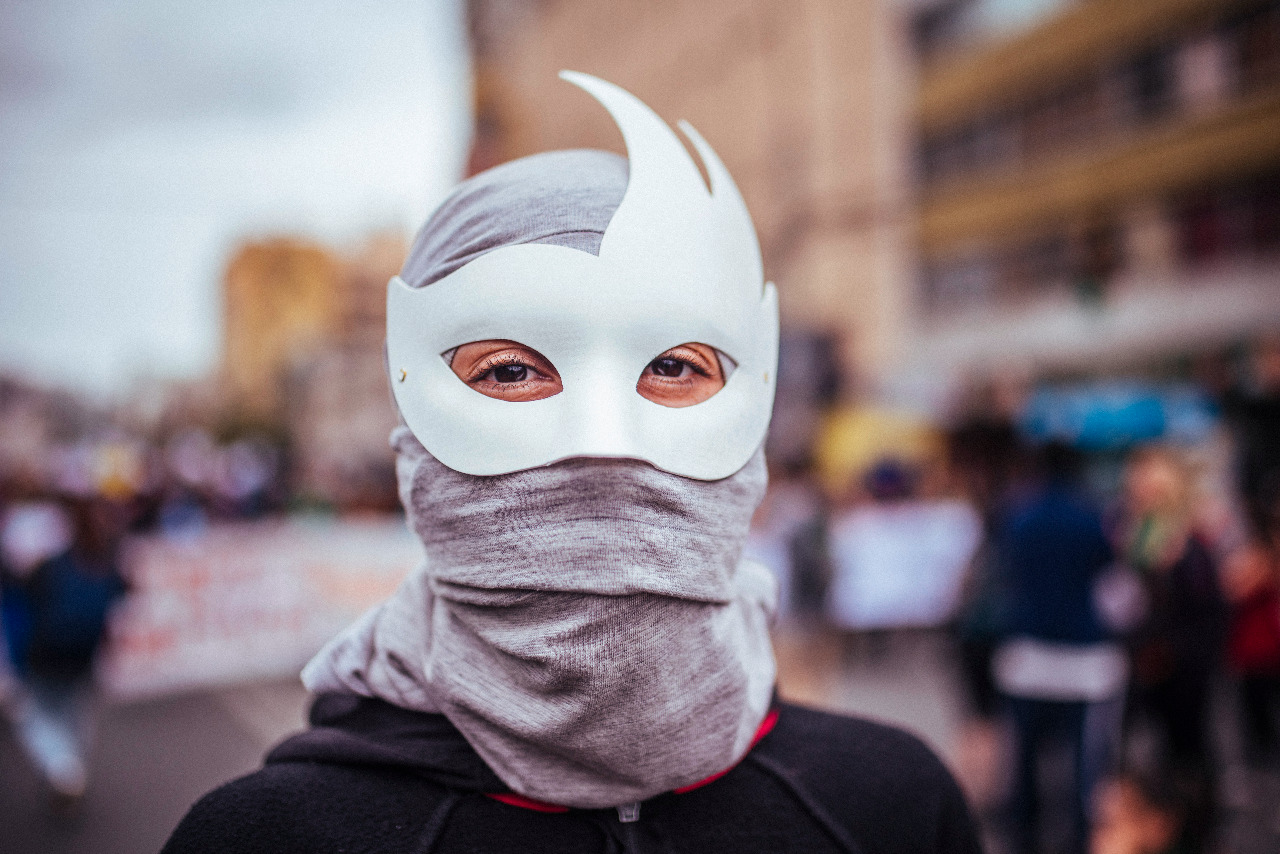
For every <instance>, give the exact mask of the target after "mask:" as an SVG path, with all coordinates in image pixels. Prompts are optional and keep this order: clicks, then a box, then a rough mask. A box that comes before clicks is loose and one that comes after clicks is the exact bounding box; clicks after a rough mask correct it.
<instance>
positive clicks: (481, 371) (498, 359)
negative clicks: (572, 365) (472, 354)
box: [467, 353, 542, 385]
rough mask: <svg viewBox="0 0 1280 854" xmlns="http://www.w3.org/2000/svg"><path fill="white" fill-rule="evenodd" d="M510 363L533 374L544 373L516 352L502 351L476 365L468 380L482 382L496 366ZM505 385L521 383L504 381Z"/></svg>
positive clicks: (504, 365) (500, 366) (501, 366)
mask: <svg viewBox="0 0 1280 854" xmlns="http://www.w3.org/2000/svg"><path fill="white" fill-rule="evenodd" d="M509 365H514V366H519V367H522V368H525V369H527V370H528V371H529V372H530V373H532V374H538V375H541V373H542V372H541V371H539V370H538V369H537V368H535V367H534V366H533V365H530V364H529V363H528V362H526V361H525V360H524V359H521V358H520V357H519V356H517V355H516V354H514V353H501V354H499V355H497V356H491V357H489V358H488V359H485V360H484V361H482V362H481V363H480V364H478V365H476V367H475V368H474V369H473V370H472V371H471V376H470V377H468V378H467V382H469V383H475V382H480V381H481V380H483V379H484V378H485V376H486V375H487V374H488V373H489V372H490V371H492V370H493V369H494V368H503V367H507V366H509ZM525 382H528V380H525ZM504 385H519V383H504Z"/></svg>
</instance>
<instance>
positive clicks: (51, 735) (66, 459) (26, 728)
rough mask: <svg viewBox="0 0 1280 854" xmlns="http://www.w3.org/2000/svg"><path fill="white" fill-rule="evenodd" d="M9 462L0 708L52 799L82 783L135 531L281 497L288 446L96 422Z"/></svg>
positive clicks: (1, 506) (227, 515)
mask: <svg viewBox="0 0 1280 854" xmlns="http://www.w3.org/2000/svg"><path fill="white" fill-rule="evenodd" d="M6 462H7V463H8V465H6V466H5V467H3V469H0V711H3V712H5V713H6V714H7V717H8V718H9V719H10V721H11V723H12V726H13V730H14V734H15V735H16V737H17V740H18V742H19V744H20V745H21V747H22V748H23V750H24V751H25V753H26V754H27V755H28V758H29V759H30V761H31V763H32V765H33V766H34V767H35V768H36V769H37V770H38V771H39V772H40V774H41V776H42V778H43V780H44V781H45V782H46V783H47V784H48V789H49V791H50V794H51V795H52V796H53V798H54V800H55V802H56V803H61V804H71V803H74V802H75V801H76V800H77V799H78V798H79V797H80V796H82V795H83V793H84V791H85V786H86V783H87V773H88V771H87V767H86V765H87V756H88V755H89V751H90V748H91V743H92V737H93V730H94V726H93V720H94V706H95V683H94V665H95V662H96V660H97V656H98V652H99V649H100V647H101V646H102V645H103V643H104V640H105V639H106V638H107V636H108V624H109V620H110V617H111V613H112V608H113V606H114V605H115V604H116V602H117V601H118V600H119V599H121V597H123V596H124V595H125V593H126V588H127V581H128V572H127V566H125V565H124V560H123V557H122V554H123V547H124V543H125V541H126V538H127V537H129V536H130V535H139V534H149V533H154V534H156V535H159V536H163V537H176V538H192V537H198V536H199V535H200V534H201V533H202V532H203V531H204V529H205V528H206V526H207V525H208V524H209V523H210V522H218V521H229V520H241V519H254V518H260V517H262V516H263V515H265V514H267V513H269V512H271V511H273V510H276V509H279V508H280V507H281V506H282V500H283V496H284V493H283V490H282V479H281V476H280V475H281V466H280V452H279V450H278V448H277V447H276V446H274V445H272V444H271V443H270V442H269V441H268V440H266V439H265V438H261V437H256V436H247V437H240V438H236V439H234V440H231V441H226V442H221V443H219V442H217V441H216V440H215V439H214V438H213V437H212V436H211V435H210V434H209V433H208V432H207V431H205V430H201V429H191V430H186V431H183V432H180V433H176V434H175V435H173V436H172V437H171V438H170V439H169V440H168V441H165V442H160V441H147V440H146V439H143V438H139V437H138V436H137V435H130V434H128V433H126V432H124V431H122V430H120V429H117V428H114V427H105V426H103V425H102V424H97V425H96V426H95V427H93V428H92V429H90V430H89V431H87V432H86V433H85V434H84V435H78V436H74V437H73V438H72V439H71V440H70V441H67V442H65V443H57V442H55V443H51V444H50V445H48V446H46V447H44V448H43V449H42V453H39V454H37V455H34V456H33V457H27V458H24V459H20V460H13V459H9V460H7V461H6Z"/></svg>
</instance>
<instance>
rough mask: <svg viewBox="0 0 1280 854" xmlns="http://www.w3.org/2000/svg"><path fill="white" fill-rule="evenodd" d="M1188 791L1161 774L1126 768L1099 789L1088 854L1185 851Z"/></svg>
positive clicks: (1176, 853) (1187, 848) (1156, 853)
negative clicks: (1126, 770)
mask: <svg viewBox="0 0 1280 854" xmlns="http://www.w3.org/2000/svg"><path fill="white" fill-rule="evenodd" d="M1190 809H1191V805H1190V802H1189V798H1188V795H1187V793H1186V791H1185V790H1183V789H1182V788H1180V787H1179V786H1178V784H1177V782H1176V781H1175V780H1174V779H1173V778H1171V777H1169V776H1166V775H1163V774H1138V773H1136V772H1126V773H1123V774H1120V775H1117V776H1116V777H1113V778H1110V779H1108V780H1107V781H1105V782H1104V783H1103V784H1102V785H1101V786H1100V787H1099V790H1098V799H1097V821H1096V824H1095V825H1094V829H1093V838H1092V842H1091V845H1090V849H1089V851H1090V854H1183V852H1186V851H1189V850H1191V848H1189V847H1188V839H1187V829H1186V828H1187V814H1188V812H1189V810H1190Z"/></svg>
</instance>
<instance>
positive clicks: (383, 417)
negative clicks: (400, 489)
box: [223, 235, 406, 507]
mask: <svg viewBox="0 0 1280 854" xmlns="http://www.w3.org/2000/svg"><path fill="white" fill-rule="evenodd" d="M405 250H406V247H405V243H404V239H403V238H402V237H400V236H399V235H382V236H374V237H372V238H371V239H369V240H368V241H366V242H365V243H364V244H363V245H361V246H360V247H358V248H356V249H355V250H354V251H352V252H350V253H347V254H339V253H337V252H334V251H332V250H329V249H326V248H324V247H321V246H318V245H315V244H310V243H305V242H302V241H298V240H294V239H288V238H280V239H273V240H266V241H262V242H258V243H251V244H249V245H246V246H244V247H243V248H241V249H240V250H239V251H238V252H237V253H236V254H235V256H234V257H233V258H232V260H231V263H230V265H229V266H228V269H227V275H226V283H225V284H226V287H225V291H224V295H225V312H224V341H225V349H224V354H225V356H224V365H223V377H224V381H225V383H226V385H227V391H228V392H229V396H230V401H229V403H230V405H231V406H232V407H233V409H235V410H236V414H237V415H238V416H239V417H240V418H246V417H247V418H248V419H249V420H250V421H256V422H259V423H268V424H272V425H274V426H275V427H277V428H280V429H282V430H284V431H285V432H287V434H288V435H289V437H290V440H291V442H292V446H293V462H294V476H295V487H296V488H297V489H298V490H300V491H301V492H304V493H307V494H311V495H314V496H316V497H320V498H323V499H326V500H330V501H334V502H336V503H339V504H343V505H365V506H374V507H391V506H394V504H395V494H394V484H395V480H394V477H393V476H392V473H391V466H392V457H391V451H390V449H389V448H388V446H387V436H388V434H389V433H390V431H391V428H392V427H394V426H395V411H394V408H393V407H392V405H391V397H390V391H389V387H388V384H387V378H386V376H385V370H384V368H383V354H382V351H383V344H382V342H383V340H384V338H385V323H386V287H387V280H388V279H390V278H391V276H392V275H394V274H395V273H396V272H397V271H398V270H399V269H400V264H401V262H402V261H403V259H404V255H405Z"/></svg>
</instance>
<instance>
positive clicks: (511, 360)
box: [467, 353, 546, 385]
mask: <svg viewBox="0 0 1280 854" xmlns="http://www.w3.org/2000/svg"><path fill="white" fill-rule="evenodd" d="M473 373H474V376H473V377H472V378H471V379H469V380H467V382H470V383H476V382H491V383H501V384H504V385H506V384H510V383H522V382H529V381H531V380H539V379H546V377H545V376H544V375H543V374H541V373H539V371H538V369H537V368H535V367H534V366H533V365H529V364H526V363H525V362H524V361H522V360H521V357H520V355H519V354H516V353H503V354H501V355H499V356H497V357H494V358H491V359H486V360H484V361H483V362H482V363H481V364H479V365H477V366H476V368H475V369H474V371H473Z"/></svg>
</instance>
